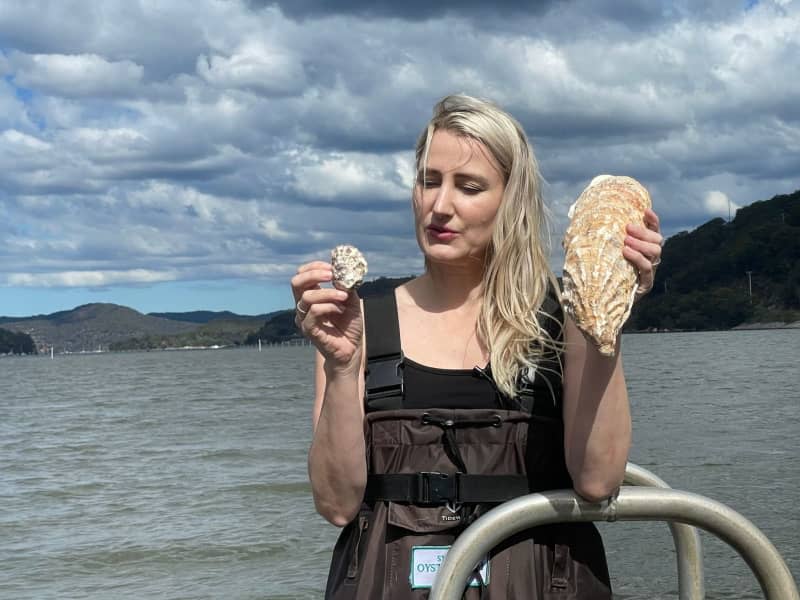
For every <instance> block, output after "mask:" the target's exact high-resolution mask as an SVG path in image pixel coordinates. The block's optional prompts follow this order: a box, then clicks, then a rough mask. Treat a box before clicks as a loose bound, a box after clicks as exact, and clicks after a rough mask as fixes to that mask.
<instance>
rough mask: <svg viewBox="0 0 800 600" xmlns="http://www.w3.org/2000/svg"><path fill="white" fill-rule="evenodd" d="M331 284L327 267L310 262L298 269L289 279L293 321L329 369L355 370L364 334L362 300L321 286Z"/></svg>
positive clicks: (352, 294) (328, 267)
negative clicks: (294, 309) (294, 304)
mask: <svg viewBox="0 0 800 600" xmlns="http://www.w3.org/2000/svg"><path fill="white" fill-rule="evenodd" d="M332 280H333V269H332V268H331V265H330V263H326V262H323V261H313V262H310V263H306V264H304V265H301V266H300V267H299V268H298V269H297V274H296V275H295V276H294V277H292V294H293V295H294V299H295V302H296V314H295V319H294V321H295V323H296V324H297V326H298V328H299V329H300V331H302V332H303V335H304V336H306V337H307V338H308V339H309V340H310V341H311V343H312V344H314V346H316V348H317V350H319V352H320V354H322V356H323V357H324V358H325V361H326V363H327V365H328V366H329V367H333V368H338V369H351V368H354V369H357V368H360V365H361V344H362V337H363V333H364V322H363V319H362V316H361V300H360V298H359V297H358V294H356V292H355V291H351V292H349V293H348V292H345V291H342V290H338V289H336V288H334V287H325V288H323V287H322V286H321V284H322V283H326V282H330V281H332Z"/></svg>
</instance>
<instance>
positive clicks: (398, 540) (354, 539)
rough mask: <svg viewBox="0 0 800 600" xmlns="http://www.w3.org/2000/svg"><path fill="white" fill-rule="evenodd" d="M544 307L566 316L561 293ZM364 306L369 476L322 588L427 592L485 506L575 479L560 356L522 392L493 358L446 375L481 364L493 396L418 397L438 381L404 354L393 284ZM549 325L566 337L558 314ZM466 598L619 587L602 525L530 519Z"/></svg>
mask: <svg viewBox="0 0 800 600" xmlns="http://www.w3.org/2000/svg"><path fill="white" fill-rule="evenodd" d="M545 309H547V310H548V312H549V314H550V315H551V316H553V317H556V319H557V320H558V321H559V322H560V320H561V315H560V307H559V305H558V303H557V302H556V301H555V300H554V299H552V298H548V302H547V303H546V305H545ZM364 312H365V315H364V316H365V322H366V334H367V373H366V397H365V408H366V417H365V423H364V427H365V430H364V435H365V439H366V448H367V469H368V471H367V472H368V483H367V488H366V492H365V495H364V502H363V504H362V507H361V510H360V512H359V514H358V516H357V517H356V519H354V520H353V521H352V522H351V523H350V524H349V525H347V526H346V527H345V528H344V529H343V530H342V533H341V535H340V536H339V539H338V541H337V543H336V546H335V548H334V551H333V558H332V561H331V569H330V574H329V578H328V585H327V589H326V593H325V598H326V599H327V600H419V599H424V598H428V595H429V593H430V587H431V585H432V582H433V579H434V577H435V575H436V572H437V571H438V568H439V565H440V564H441V562H442V560H443V558H444V556H445V554H446V552H447V549H448V548H449V547H450V546H451V545H452V543H453V541H454V540H455V538H456V537H457V536H458V534H459V533H460V532H461V531H463V530H464V528H465V527H467V526H468V525H469V524H470V523H471V522H473V521H474V520H475V519H476V518H477V517H478V516H480V515H481V514H483V513H484V512H486V511H487V510H489V509H490V508H492V507H493V506H496V505H497V504H498V503H500V502H504V501H506V500H510V499H512V498H515V497H517V496H520V495H523V494H527V493H530V492H536V491H543V490H550V489H563V488H571V487H572V481H571V480H570V477H569V474H568V472H567V469H566V465H565V461H564V443H563V429H564V426H563V421H562V416H561V375H560V368H559V367H558V361H557V360H556V359H553V361H552V364H547V365H542V367H543V368H540V369H537V375H536V376H535V377H534V378H533V381H532V382H526V384H525V386H524V389H523V392H522V393H521V394H520V395H519V397H518V398H515V399H509V398H507V397H504V396H503V395H502V394H500V393H499V391H497V388H496V387H495V386H494V382H493V380H492V379H491V373H490V370H489V369H488V368H487V369H486V370H482V369H478V368H476V369H475V370H473V372H472V373H470V372H469V371H464V372H462V373H460V374H456V373H455V372H452V374H453V375H460V379H459V378H458V377H454V378H452V379H450V380H445V381H453V382H454V385H455V382H459V383H460V384H461V385H462V387H463V384H464V382H465V379H464V378H465V377H466V378H469V376H470V375H473V377H474V383H470V381H469V379H467V380H466V384H467V385H468V386H480V385H483V386H484V388H486V384H487V383H488V384H490V385H491V388H486V389H491V396H493V397H492V398H491V399H490V401H489V402H483V403H480V402H479V403H477V404H478V405H481V404H483V406H479V407H478V408H465V407H463V406H459V398H452V397H451V398H445V397H444V396H448V394H447V393H445V394H442V395H441V396H442V398H441V399H442V402H441V403H440V404H441V406H444V408H441V407H437V406H429V407H419V402H415V400H418V396H424V395H425V394H426V393H429V392H430V390H429V389H426V386H425V385H424V383H421V381H425V380H424V377H423V379H420V378H419V377H417V379H416V385H412V377H411V375H412V369H411V367H412V366H413V367H414V368H415V369H417V368H418V367H419V365H416V364H415V363H411V361H407V360H405V359H404V358H403V355H402V351H401V348H400V333H399V327H398V323H397V306H396V303H395V297H394V294H393V293H392V294H389V295H388V296H386V297H383V298H376V299H366V300H365V301H364ZM549 320H550V319H548V321H549ZM552 322H554V323H555V322H556V320H555V319H554V320H552ZM552 335H553V337H554V339H557V338H559V337H560V326H559V327H558V329H557V330H555V331H553V332H552ZM544 367H546V368H544ZM423 369H424V367H423ZM405 370H408V372H407V373H404V371H405ZM429 370H430V371H436V370H435V369H429ZM442 371H446V370H442ZM549 371H552V373H551V374H550V375H549V376H547V375H544V373H546V372H549ZM414 372H415V373H416V370H415V371H414ZM548 377H549V379H548ZM431 381H434V380H431ZM440 381H441V377H440ZM481 382H482V383H481ZM456 387H457V386H456ZM415 388H416V390H415ZM484 395H485V394H484ZM470 403H471V400H470ZM423 404H425V401H423ZM415 406H416V407H415ZM409 407H415V408H409ZM464 598H465V599H467V600H485V599H490V600H499V599H504V600H505V599H514V598H518V599H525V600H572V599H581V600H584V599H586V600H589V599H591V600H604V599H610V598H611V592H610V584H609V578H608V569H607V566H606V560H605V553H604V550H603V545H602V541H601V539H600V536H599V533H598V532H597V530H596V529H595V527H594V525H592V524H591V523H570V524H557V525H548V526H542V527H536V528H531V529H528V530H526V531H523V532H521V533H519V534H517V535H516V536H514V537H513V538H510V539H508V540H506V541H505V542H503V544H501V545H500V546H499V547H496V548H494V549H493V550H492V551H491V552H490V553H489V555H488V556H487V557H486V560H485V561H484V563H482V564H481V565H479V568H478V569H476V571H475V572H474V574H473V578H472V580H471V581H470V583H469V585H468V586H467V588H466V589H465V592H464Z"/></svg>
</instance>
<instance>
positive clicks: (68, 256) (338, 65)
mask: <svg viewBox="0 0 800 600" xmlns="http://www.w3.org/2000/svg"><path fill="white" fill-rule="evenodd" d="M459 92H463V93H467V94H471V95H475V96H479V97H483V98H488V99H490V100H493V101H494V102H496V103H497V104H499V105H500V106H502V107H503V108H505V109H506V110H508V111H509V112H510V113H511V114H513V115H514V116H515V117H516V118H517V119H519V121H520V122H521V123H522V124H523V126H524V128H525V130H526V131H527V133H528V135H529V136H530V139H531V142H532V144H533V147H534V150H535V152H536V156H537V159H538V161H539V164H540V167H541V171H542V175H543V177H544V179H545V180H546V185H545V188H544V196H545V200H546V202H547V205H548V207H549V210H550V214H551V217H552V235H551V238H552V246H553V251H552V255H551V264H552V265H553V268H554V269H555V270H556V271H557V272H558V271H560V266H561V263H560V261H561V259H562V254H561V251H560V240H561V236H562V235H563V231H564V229H565V227H566V224H567V217H566V214H567V209H568V207H569V205H570V204H571V203H572V202H573V201H574V200H575V198H576V197H577V196H578V195H579V194H580V192H581V190H582V189H583V188H584V187H585V186H586V185H587V184H588V182H589V181H590V180H591V179H592V178H593V177H594V176H595V175H598V174H600V173H611V174H617V175H629V176H632V177H635V178H637V179H639V180H640V181H641V182H642V183H644V185H645V186H646V187H647V188H648V189H649V190H650V193H651V196H652V198H653V203H654V208H655V210H656V212H657V213H658V214H659V216H660V218H661V222H662V230H663V233H664V234H665V235H667V236H669V235H672V234H674V233H676V232H678V231H683V230H689V229H691V228H693V227H696V226H698V225H700V224H702V223H704V222H706V221H708V220H709V219H711V218H714V217H720V216H721V217H723V218H726V219H727V218H728V214H729V210H731V211H733V212H735V210H736V208H738V207H741V206H745V205H747V204H750V203H751V202H754V201H757V200H765V199H768V198H771V197H773V196H774V195H776V194H784V193H790V192H793V191H795V190H796V189H798V188H800V0H762V1H760V2H755V1H753V0H744V1H738V0H708V1H704V2H695V1H692V0H675V1H666V0H661V1H657V0H640V1H635V0H541V1H537V2H533V1H528V2H512V1H495V2H493V3H487V2H483V1H477V0H462V1H460V2H457V3H456V2H431V1H430V0H424V1H423V0H406V1H405V2H397V1H396V0H392V1H386V0H342V1H339V2H329V1H327V0H282V1H279V2H270V1H262V0H215V1H211V0H170V1H169V2H162V1H159V0H103V1H102V2H86V1H85V0H77V1H72V0H52V1H40V0H19V1H15V0H3V2H2V3H0V315H2V316H27V315H33V314H43V313H51V312H54V311H57V310H66V309H70V308H73V307H75V306H78V305H81V304H85V303H89V302H114V303H117V304H124V305H127V306H130V307H132V308H135V309H136V310H140V311H142V312H154V311H188V310H232V311H234V312H238V313H242V314H260V313H265V312H269V311H273V310H278V309H283V308H288V307H290V306H291V305H292V297H291V291H290V288H289V279H290V278H291V276H292V275H293V274H294V272H295V271H296V269H297V266H298V265H299V264H301V263H303V262H306V261H309V260H312V259H323V260H326V259H327V258H328V257H329V254H330V249H331V248H332V247H333V246H335V245H337V244H342V243H349V244H354V245H356V246H358V247H359V248H360V249H361V250H362V251H363V252H364V254H365V255H366V257H367V260H368V261H369V265H370V274H369V278H371V277H373V276H401V275H411V274H417V273H419V272H421V270H422V259H421V256H420V253H419V250H418V248H417V246H416V242H415V240H414V235H413V221H412V216H411V210H410V194H411V192H410V189H411V183H412V181H413V161H412V159H413V146H414V143H415V141H416V138H417V136H418V135H419V133H420V131H421V130H422V128H423V126H424V125H425V123H426V122H427V120H428V119H429V118H430V115H431V109H432V106H433V104H434V103H435V102H436V101H437V100H438V99H440V98H441V97H443V96H444V95H446V94H449V93H459ZM668 259H669V257H668V256H665V258H664V260H668Z"/></svg>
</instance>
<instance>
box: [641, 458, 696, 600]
mask: <svg viewBox="0 0 800 600" xmlns="http://www.w3.org/2000/svg"><path fill="white" fill-rule="evenodd" d="M625 483H626V484H628V485H640V486H649V487H657V488H663V489H671V487H670V486H669V485H667V483H666V482H665V481H664V480H663V479H661V478H660V477H658V476H657V475H656V474H655V473H652V472H650V471H648V470H647V469H645V468H643V467H640V466H639V465H636V464H634V463H630V462H629V463H628V464H627V465H626V467H625ZM667 525H669V528H670V531H671V532H672V540H673V542H674V543H675V554H676V557H677V560H678V597H679V598H680V600H704V598H705V597H706V588H705V578H704V576H703V549H702V546H701V544H700V534H699V533H698V531H697V529H695V528H694V527H691V526H690V525H684V524H683V523H673V522H671V521H670V522H667Z"/></svg>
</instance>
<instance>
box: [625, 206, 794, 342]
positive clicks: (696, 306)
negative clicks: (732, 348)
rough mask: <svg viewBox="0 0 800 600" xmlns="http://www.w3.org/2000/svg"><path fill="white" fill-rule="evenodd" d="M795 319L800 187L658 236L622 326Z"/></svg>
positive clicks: (721, 325) (717, 325)
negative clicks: (647, 275) (657, 261)
mask: <svg viewBox="0 0 800 600" xmlns="http://www.w3.org/2000/svg"><path fill="white" fill-rule="evenodd" d="M798 320H800V190H799V191H796V192H794V193H792V194H788V195H781V196H775V197H774V198H772V199H771V200H764V201H762V202H755V203H753V204H751V205H749V206H746V207H744V208H741V209H739V210H738V211H737V213H736V217H735V218H734V219H733V220H732V221H731V222H726V221H725V220H723V219H714V220H712V221H709V222H708V223H705V224H704V225H701V226H700V227H698V228H697V229H695V230H693V231H691V232H682V233H679V234H677V235H675V236H673V237H671V238H669V239H668V240H667V241H666V243H665V244H664V249H663V262H662V263H661V265H660V266H659V267H658V270H657V272H656V281H655V286H654V289H653V291H652V292H651V293H650V294H648V295H647V296H645V297H644V298H643V299H642V300H640V301H639V302H638V303H637V305H636V306H635V307H634V311H633V313H632V314H631V318H630V320H629V321H628V324H627V326H626V329H627V330H629V331H630V330H653V329H658V330H663V329H669V330H673V329H694V330H702V329H729V328H732V327H736V326H739V325H743V324H748V323H775V322H781V323H791V322H796V321H798Z"/></svg>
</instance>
